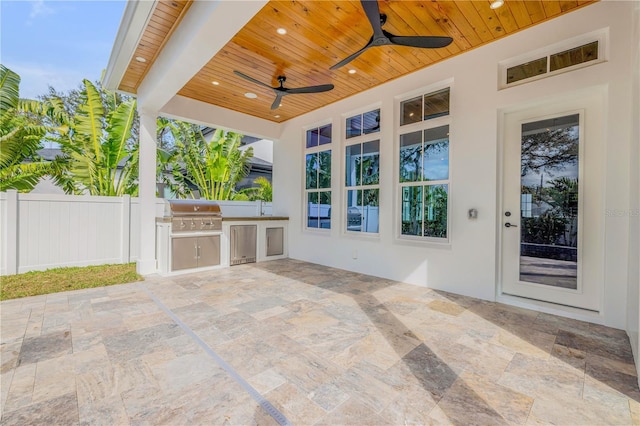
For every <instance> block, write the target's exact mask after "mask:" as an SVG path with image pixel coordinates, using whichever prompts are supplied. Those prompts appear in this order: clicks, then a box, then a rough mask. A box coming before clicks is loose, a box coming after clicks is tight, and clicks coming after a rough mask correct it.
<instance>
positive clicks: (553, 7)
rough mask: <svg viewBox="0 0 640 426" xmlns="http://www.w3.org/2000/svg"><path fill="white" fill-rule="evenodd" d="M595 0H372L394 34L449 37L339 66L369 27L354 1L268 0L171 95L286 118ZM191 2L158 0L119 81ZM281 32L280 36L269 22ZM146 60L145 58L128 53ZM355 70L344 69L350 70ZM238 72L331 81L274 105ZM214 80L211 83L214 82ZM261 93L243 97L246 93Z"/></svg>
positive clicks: (271, 79)
mask: <svg viewBox="0 0 640 426" xmlns="http://www.w3.org/2000/svg"><path fill="white" fill-rule="evenodd" d="M594 1H596V0H577V1H576V0H572V1H568V0H567V1H565V0H562V1H558V0H544V1H542V0H526V1H521V0H506V1H505V4H504V6H502V7H501V8H499V9H495V10H494V9H491V8H490V7H489V6H490V1H487V0H476V1H469V0H455V1H408V0H402V1H389V0H381V1H379V7H380V12H381V13H385V14H386V15H387V21H386V24H385V25H384V29H385V30H386V31H388V32H391V33H393V34H396V35H405V36H410V35H436V36H449V37H452V38H453V43H452V44H450V45H449V46H447V47H445V48H441V49H416V48H410V47H404V46H384V47H375V48H372V49H369V50H368V51H366V52H365V53H363V54H362V55H361V56H359V57H358V58H356V59H355V60H353V61H352V62H351V63H349V64H347V65H346V66H344V67H342V68H339V69H337V70H334V71H331V70H329V68H330V67H331V66H332V65H334V64H336V63H337V62H339V61H340V60H342V59H344V58H345V57H347V56H349V55H350V54H351V53H353V52H355V51H357V50H358V49H360V48H362V47H363V46H365V45H366V43H367V42H368V41H369V38H370V37H371V34H372V30H371V26H370V25H369V23H368V21H367V19H366V16H365V14H364V11H363V10H362V7H361V4H360V2H359V1H333V0H324V1H317V0H316V1H313V0H312V1H295V0H292V1H280V0H271V1H270V2H269V3H268V4H267V5H265V7H264V8H263V9H262V10H261V11H260V12H258V13H257V14H256V15H255V16H254V17H253V18H252V19H251V20H250V21H249V23H247V25H246V26H245V27H244V28H243V29H242V30H240V31H239V32H238V33H237V34H236V35H235V36H234V37H233V38H232V39H231V40H230V41H229V42H228V43H227V44H226V46H225V47H224V48H223V49H222V50H221V51H220V52H218V53H217V54H216V56H214V57H213V58H212V59H211V60H210V61H209V62H208V63H207V65H206V66H205V67H204V68H203V69H202V70H200V72H199V73H198V74H196V75H195V76H194V77H193V78H192V79H191V80H190V81H189V82H188V83H187V84H186V85H185V86H184V87H183V88H182V89H181V90H180V92H179V93H178V94H179V95H182V96H186V97H189V98H193V99H196V100H199V101H202V102H206V103H210V104H213V105H218V106H221V107H224V108H227V109H231V110H235V111H239V112H242V113H246V114H249V115H253V116H256V117H260V118H264V119H266V120H271V121H275V122H283V121H286V120H288V119H291V118H293V117H296V116H298V115H301V114H304V113H307V112H309V111H312V110H314V109H317V108H320V107H322V106H324V105H327V104H330V103H333V102H336V101H338V100H340V99H344V98H346V97H349V96H352V95H354V94H356V93H359V92H361V91H364V90H367V89H370V88H372V87H374V86H378V85H380V84H383V83H385V82H387V81H390V80H393V79H396V78H398V77H401V76H403V75H405V74H408V73H411V72H413V71H416V70H418V69H421V68H424V67H428V66H429V65H432V64H434V63H436V62H439V61H442V60H444V59H447V58H449V57H452V56H454V55H458V54H461V53H463V52H466V51H468V50H470V49H473V48H476V47H479V46H481V45H483V44H486V43H490V42H492V41H495V40H497V39H499V38H502V37H505V36H508V35H510V34H513V33H515V32H517V31H520V30H523V29H525V28H528V27H531V26H533V25H536V24H539V23H541V22H544V21H546V20H549V19H552V18H555V17H558V16H560V15H562V14H564V13H568V12H570V11H573V10H575V9H577V8H580V7H583V6H585V5H588V4H590V3H593V2H594ZM190 3H191V2H190V1H177V0H175V1H160V2H159V3H158V6H157V7H156V9H155V11H154V13H153V16H152V17H151V20H150V22H149V24H148V26H147V28H146V30H145V31H144V35H143V37H142V40H141V42H140V44H139V46H138V49H137V50H136V53H135V54H134V59H132V61H131V64H130V66H129V68H128V70H127V72H126V74H125V77H124V78H123V80H122V83H121V85H120V89H121V90H123V91H126V92H130V93H135V91H136V90H137V87H138V85H139V84H140V82H141V81H142V79H143V78H144V75H145V74H146V72H147V70H148V68H149V67H150V66H151V65H152V64H153V61H154V60H155V58H156V57H157V55H158V53H159V52H160V51H161V49H162V46H163V45H164V43H165V41H166V40H167V39H168V37H170V35H171V33H172V32H173V31H174V29H175V28H176V27H177V26H178V25H179V22H180V20H181V18H182V16H184V13H185V12H186V11H187V10H188V8H189V5H190ZM279 28H284V29H285V30H286V31H287V33H286V34H285V35H279V34H278V33H277V32H276V30H277V29H279ZM137 56H142V57H144V58H146V59H147V61H146V62H145V63H140V62H137V61H136V60H135V58H136V57H137ZM351 69H353V70H355V71H356V72H355V74H350V73H349V70H351ZM234 70H238V71H240V72H242V73H244V74H247V75H249V76H251V77H253V78H255V79H257V80H260V81H262V82H264V83H266V84H268V85H271V86H277V85H278V80H277V77H278V76H279V75H284V76H286V77H287V81H286V83H285V87H288V88H295V87H303V86H312V85H319V84H327V83H332V84H334V85H335V88H334V89H333V90H332V91H329V92H325V93H318V94H304V95H289V96H285V97H284V98H283V101H282V104H281V106H280V108H278V109H277V110H271V109H270V106H271V103H272V102H273V100H274V98H275V94H274V93H273V92H272V91H271V90H270V89H268V88H265V87H261V86H259V85H257V84H253V83H251V82H248V81H246V80H244V79H242V78H240V77H239V76H237V75H235V74H234V73H233V71H234ZM213 82H216V83H217V84H214V83H213ZM247 92H253V93H255V94H256V95H257V96H258V97H257V98H255V99H249V98H247V97H245V96H244V95H245V93H247Z"/></svg>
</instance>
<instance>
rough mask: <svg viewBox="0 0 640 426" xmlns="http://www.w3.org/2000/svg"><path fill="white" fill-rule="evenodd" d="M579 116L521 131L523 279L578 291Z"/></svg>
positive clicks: (530, 125) (531, 124) (528, 126)
mask: <svg viewBox="0 0 640 426" xmlns="http://www.w3.org/2000/svg"><path fill="white" fill-rule="evenodd" d="M579 128H580V126H579V115H578V114H572V115H566V116H563V117H556V118H551V119H545V120H540V121H535V122H529V123H524V124H522V126H521V144H520V147H521V151H520V170H521V175H520V188H521V190H520V216H521V218H520V226H521V228H520V274H519V279H520V281H523V282H528V283H535V284H544V285H548V286H553V287H559V288H565V289H573V290H575V289H577V288H578V275H577V271H578V168H579V164H578V161H579V141H580V135H579Z"/></svg>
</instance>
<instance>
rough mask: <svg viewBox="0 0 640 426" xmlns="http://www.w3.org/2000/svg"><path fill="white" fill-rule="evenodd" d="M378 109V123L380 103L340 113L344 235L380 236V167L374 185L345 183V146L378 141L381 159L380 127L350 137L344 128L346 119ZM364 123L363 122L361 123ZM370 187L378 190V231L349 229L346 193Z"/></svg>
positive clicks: (341, 218) (341, 216)
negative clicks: (374, 130) (373, 130)
mask: <svg viewBox="0 0 640 426" xmlns="http://www.w3.org/2000/svg"><path fill="white" fill-rule="evenodd" d="M377 109H378V110H380V123H382V104H381V103H376V104H374V105H369V106H368V107H365V108H359V109H357V110H354V111H351V112H349V113H346V114H342V117H341V118H342V125H343V132H342V138H341V139H342V152H341V156H342V157H341V162H342V167H341V169H342V173H341V177H340V179H341V180H342V185H341V186H342V210H341V215H340V220H341V222H342V228H341V229H342V233H343V234H344V235H349V236H354V237H363V238H379V237H380V222H381V220H380V213H381V211H382V208H381V206H380V204H381V203H380V193H381V190H380V181H381V179H382V167H381V168H380V169H381V170H380V178H379V179H378V183H377V184H374V185H354V186H347V183H346V173H347V162H346V150H347V147H350V146H354V145H360V146H362V145H364V144H365V143H367V142H373V141H376V140H377V141H378V144H379V145H378V155H379V156H380V161H382V127H380V129H379V130H378V131H377V132H374V133H368V134H364V133H362V134H361V135H360V136H354V137H351V138H347V128H346V124H347V119H349V118H351V117H354V116H357V115H360V116H362V115H364V114H366V113H368V112H371V111H375V110H377ZM362 124H363V125H364V123H362ZM380 166H382V163H381V164H380ZM370 189H377V190H378V232H363V231H350V230H349V229H348V224H347V221H348V212H347V211H346V208H347V207H348V195H347V194H348V193H349V191H357V190H370Z"/></svg>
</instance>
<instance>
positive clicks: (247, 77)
mask: <svg viewBox="0 0 640 426" xmlns="http://www.w3.org/2000/svg"><path fill="white" fill-rule="evenodd" d="M233 73H234V74H235V75H237V76H239V77H242V78H244V79H245V80H249V81H251V82H252V83H256V84H259V85H260V86H263V87H268V88H269V89H273V87H271V86H269V85H268V84H265V83H263V82H261V81H260V80H256V79H255V78H253V77H249V76H248V75H246V74H243V73H241V72H240V71H235V70H234V71H233Z"/></svg>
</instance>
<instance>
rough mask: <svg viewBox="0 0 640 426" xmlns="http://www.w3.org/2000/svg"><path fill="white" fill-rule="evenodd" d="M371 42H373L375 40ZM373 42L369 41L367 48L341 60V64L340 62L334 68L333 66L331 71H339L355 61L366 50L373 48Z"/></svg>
mask: <svg viewBox="0 0 640 426" xmlns="http://www.w3.org/2000/svg"><path fill="white" fill-rule="evenodd" d="M371 40H373V38H372V39H371ZM371 40H369V43H367V45H366V46H365V47H363V48H362V49H360V50H358V51H357V52H356V53H353V54H351V55H349V56H347V57H346V58H344V59H343V60H341V61H340V62H338V63H337V64H335V65H334V66H332V67H331V68H329V69H330V70H337V69H338V68H340V67H343V66H345V65H347V64H348V63H349V62H351V61H353V60H354V59H355V58H357V57H358V56H360V55H361V54H362V53H363V52H364V51H365V50H367V49H368V48H370V47H371Z"/></svg>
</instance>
